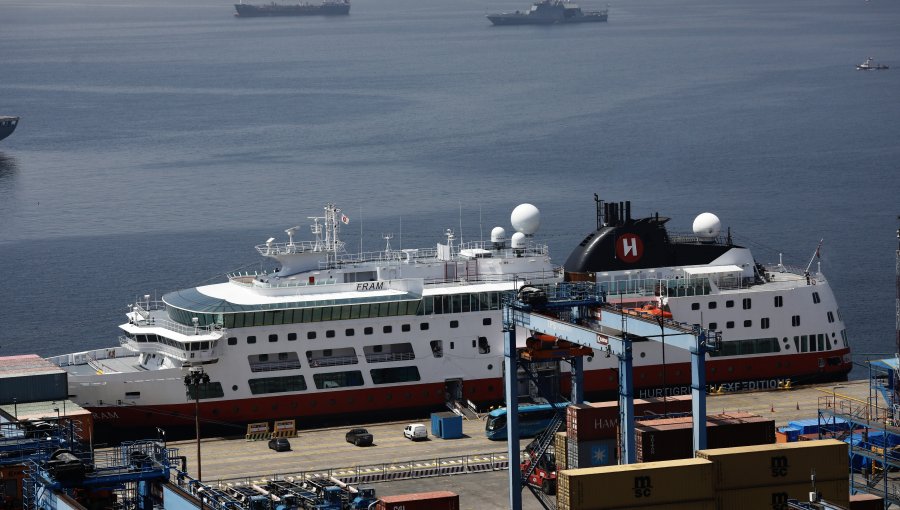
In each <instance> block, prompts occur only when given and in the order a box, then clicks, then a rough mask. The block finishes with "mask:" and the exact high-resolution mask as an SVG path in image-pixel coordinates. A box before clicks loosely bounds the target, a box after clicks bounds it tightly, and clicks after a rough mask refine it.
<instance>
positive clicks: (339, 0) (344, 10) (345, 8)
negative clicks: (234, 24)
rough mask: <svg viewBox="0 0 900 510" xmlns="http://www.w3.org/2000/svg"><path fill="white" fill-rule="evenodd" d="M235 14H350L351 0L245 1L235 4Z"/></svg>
mask: <svg viewBox="0 0 900 510" xmlns="http://www.w3.org/2000/svg"><path fill="white" fill-rule="evenodd" d="M234 8H235V10H236V11H237V12H235V14H234V15H235V16H237V17H240V18H258V17H264V16H341V15H345V14H350V2H349V0H324V1H323V2H322V3H320V4H310V3H305V2H303V3H296V4H277V3H275V2H272V3H269V4H261V5H251V4H245V3H239V4H234Z"/></svg>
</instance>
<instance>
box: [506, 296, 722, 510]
mask: <svg viewBox="0 0 900 510" xmlns="http://www.w3.org/2000/svg"><path fill="white" fill-rule="evenodd" d="M502 303H503V332H504V353H503V354H504V363H505V371H504V374H505V376H504V384H505V391H506V408H507V409H517V404H518V386H517V382H518V381H517V377H516V375H515V374H517V373H518V372H517V369H518V358H519V353H518V349H517V347H516V333H517V330H518V329H519V328H522V329H525V330H529V331H531V332H533V333H538V334H546V335H550V336H552V337H555V338H557V339H558V340H563V341H566V342H569V343H571V344H575V345H577V346H580V347H585V348H589V349H595V350H600V351H606V352H607V353H608V354H610V355H615V356H616V357H617V358H618V360H619V370H618V374H619V420H620V421H619V423H621V424H622V433H621V435H620V438H619V441H620V449H621V452H622V458H621V462H622V463H624V464H631V463H634V462H635V460H636V448H635V436H634V381H633V374H632V365H633V358H632V341H634V340H643V339H646V340H652V341H665V342H667V343H668V345H670V346H672V347H675V348H681V349H686V350H688V351H689V352H690V353H691V396H692V414H693V416H701V417H705V416H706V368H705V358H706V352H707V351H714V350H717V349H718V346H719V345H720V339H721V336H720V334H718V333H717V332H714V331H709V330H704V329H701V328H700V327H699V326H692V325H686V324H681V323H677V322H674V321H672V320H669V319H665V318H663V317H662V316H659V317H658V320H651V319H647V318H644V317H640V316H636V315H631V314H627V313H623V311H622V310H617V309H615V308H614V307H612V306H608V305H606V303H605V296H604V294H603V292H602V290H601V288H600V286H599V285H597V284H595V283H590V282H574V283H559V284H551V285H524V286H522V287H521V288H520V289H519V290H518V291H517V292H509V293H506V294H504V296H503V300H502ZM585 352H587V351H585ZM583 377H584V374H583V359H582V357H581V356H575V357H574V358H573V360H572V399H571V401H572V403H576V404H577V403H581V402H583V400H584V399H583V394H584V390H583V386H584V383H583V381H584V378H583ZM705 425H706V424H705V420H703V419H695V420H694V426H693V439H694V450H701V449H704V448H705V447H706V426H705ZM507 430H508V431H509V433H508V438H507V450H508V456H509V458H510V459H519V458H521V454H520V450H519V420H518V415H517V413H507ZM521 488H522V478H521V473H520V472H519V470H517V469H514V468H513V463H512V462H510V470H509V494H510V508H511V509H512V510H519V509H521V508H522V496H521Z"/></svg>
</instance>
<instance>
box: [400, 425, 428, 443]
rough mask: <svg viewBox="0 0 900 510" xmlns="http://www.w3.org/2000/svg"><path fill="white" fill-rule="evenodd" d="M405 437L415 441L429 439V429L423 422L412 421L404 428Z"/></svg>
mask: <svg viewBox="0 0 900 510" xmlns="http://www.w3.org/2000/svg"><path fill="white" fill-rule="evenodd" d="M403 437H406V438H407V439H411V440H413V441H423V440H425V439H428V429H426V428H425V425H423V424H421V423H410V424H409V425H407V426H406V428H404V429H403Z"/></svg>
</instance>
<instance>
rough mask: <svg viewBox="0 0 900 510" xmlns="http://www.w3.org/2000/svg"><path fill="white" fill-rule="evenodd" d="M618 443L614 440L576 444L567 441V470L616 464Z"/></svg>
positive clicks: (597, 440)
mask: <svg viewBox="0 0 900 510" xmlns="http://www.w3.org/2000/svg"><path fill="white" fill-rule="evenodd" d="M618 447H619V441H618V440H616V439H596V440H594V441H582V442H580V443H576V442H574V441H571V440H569V441H567V444H566V466H568V469H576V468H588V467H597V466H609V465H612V464H615V463H616V459H617V455H616V451H617V450H618Z"/></svg>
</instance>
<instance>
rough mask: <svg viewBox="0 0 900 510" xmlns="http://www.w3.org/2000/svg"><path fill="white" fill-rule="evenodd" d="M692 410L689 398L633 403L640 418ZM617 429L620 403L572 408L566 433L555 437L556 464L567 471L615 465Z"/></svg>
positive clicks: (569, 412)
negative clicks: (567, 469) (563, 445)
mask: <svg viewBox="0 0 900 510" xmlns="http://www.w3.org/2000/svg"><path fill="white" fill-rule="evenodd" d="M690 411H691V397H690V396H676V397H667V398H665V399H663V398H648V399H635V400H634V415H635V416H636V417H639V418H640V417H653V416H659V415H663V414H664V413H689V412H690ZM618 430H619V402H618V401H615V400H614V401H610V402H598V403H593V404H573V405H570V406H569V407H568V408H566V432H565V433H563V435H559V434H557V437H556V446H555V448H556V450H555V451H556V463H557V465H558V466H560V467H561V468H562V469H565V468H567V467H568V468H582V467H594V466H607V465H613V464H616V462H617V458H618V454H617V451H618V439H617V437H618ZM562 437H565V447H564V448H563V447H562V444H563V439H562Z"/></svg>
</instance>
